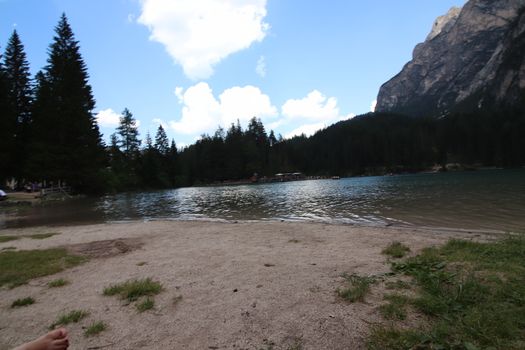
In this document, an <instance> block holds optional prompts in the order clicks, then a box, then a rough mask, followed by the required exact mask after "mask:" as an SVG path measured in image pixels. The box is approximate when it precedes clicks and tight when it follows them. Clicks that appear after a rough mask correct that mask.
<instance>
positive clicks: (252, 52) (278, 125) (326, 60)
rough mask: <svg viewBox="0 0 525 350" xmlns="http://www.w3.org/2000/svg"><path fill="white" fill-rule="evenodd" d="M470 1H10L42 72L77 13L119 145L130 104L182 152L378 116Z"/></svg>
mask: <svg viewBox="0 0 525 350" xmlns="http://www.w3.org/2000/svg"><path fill="white" fill-rule="evenodd" d="M464 2H465V1H464V0H399V1H392V0H324V1H321V0H309V1H305V0H0V52H3V51H4V49H5V45H6V44H7V41H8V39H9V37H10V35H11V33H12V32H13V30H15V29H16V30H17V32H18V34H19V35H20V38H21V40H22V43H23V44H24V47H25V51H26V53H27V56H28V61H29V63H30V66H31V72H32V73H33V74H35V73H36V72H38V71H39V70H40V69H42V68H43V67H44V66H45V65H46V60H47V58H48V47H49V45H50V43H51V41H52V38H53V36H54V28H55V26H56V25H57V23H58V20H59V17H60V15H61V14H62V13H65V14H66V16H67V17H68V19H69V22H70V25H71V27H72V28H73V32H74V34H75V37H76V39H77V40H78V41H79V44H80V48H81V54H82V57H83V58H84V61H85V63H86V65H87V68H88V72H89V75H90V78H89V83H90V85H91V86H92V88H93V94H94V97H95V100H96V108H95V110H94V113H95V115H96V118H97V121H98V123H99V126H100V130H101V132H102V133H103V135H104V139H105V140H108V139H109V135H111V134H112V133H113V132H114V131H115V128H116V126H117V125H118V120H119V115H120V113H121V112H122V111H123V110H124V108H128V109H129V110H130V111H131V112H132V113H133V116H134V117H135V118H136V119H137V125H138V128H139V132H140V137H141V138H142V139H144V138H145V137H146V133H148V132H149V133H150V134H151V136H152V137H153V136H154V135H155V132H156V130H157V128H158V126H159V125H163V127H164V128H165V130H166V132H167V134H168V137H169V138H170V139H171V138H173V139H174V140H175V142H176V143H177V146H179V147H181V146H187V145H189V144H192V143H194V142H195V141H196V140H197V139H199V138H200V137H201V135H203V134H209V135H213V134H214V132H215V131H216V130H217V128H218V126H222V127H223V128H225V129H227V128H228V127H229V126H230V125H231V123H234V122H236V121H237V120H239V121H240V123H241V125H242V126H243V127H246V125H247V122H248V121H249V119H251V118H252V117H254V116H256V117H258V118H260V119H261V120H262V121H263V123H264V125H265V127H266V129H267V131H268V132H269V130H270V129H271V130H274V131H275V134H276V135H278V134H281V135H282V136H283V137H285V138H289V137H292V136H294V135H299V134H301V133H304V134H306V135H311V134H313V133H314V132H315V131H316V130H319V129H322V128H324V127H327V126H329V125H331V124H333V123H335V122H337V121H340V120H345V119H349V118H352V117H353V116H355V115H359V114H363V113H368V112H370V111H371V110H372V109H373V106H374V101H375V100H376V97H377V93H378V91H379V88H380V86H381V85H382V84H383V83H384V82H386V81H388V80H389V79H390V78H392V77H393V76H394V75H396V74H397V73H398V72H399V71H400V70H401V68H402V67H403V65H404V64H405V63H407V62H408V61H409V60H410V59H411V56H412V51H413V48H414V46H415V45H416V44H417V43H419V42H422V41H424V39H425V37H426V36H427V35H428V33H429V32H430V30H431V28H432V24H433V22H434V20H435V19H436V17H438V16H440V15H443V14H445V13H446V12H447V11H448V10H449V9H450V8H451V7H452V6H462V5H463V4H464Z"/></svg>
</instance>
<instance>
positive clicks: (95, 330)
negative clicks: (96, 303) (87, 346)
mask: <svg viewBox="0 0 525 350" xmlns="http://www.w3.org/2000/svg"><path fill="white" fill-rule="evenodd" d="M106 329H108V326H107V324H105V323H104V322H103V321H97V322H93V323H92V324H90V325H89V326H88V327H87V328H86V331H85V332H84V336H85V337H91V336H93V335H97V334H99V333H100V332H103V331H105V330H106Z"/></svg>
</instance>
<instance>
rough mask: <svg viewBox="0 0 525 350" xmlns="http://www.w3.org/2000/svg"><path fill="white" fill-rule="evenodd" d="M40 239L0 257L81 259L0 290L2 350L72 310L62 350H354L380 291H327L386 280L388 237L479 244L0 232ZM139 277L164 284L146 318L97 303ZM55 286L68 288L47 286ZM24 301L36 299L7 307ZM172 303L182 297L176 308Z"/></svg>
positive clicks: (200, 232)
mask: <svg viewBox="0 0 525 350" xmlns="http://www.w3.org/2000/svg"><path fill="white" fill-rule="evenodd" d="M47 232H58V233H60V234H59V235H56V236H53V237H50V238H47V239H44V240H32V239H28V238H23V239H20V240H17V241H10V242H6V243H0V250H1V249H2V248H5V247H16V248H17V249H19V250H26V249H45V248H50V247H57V246H66V247H68V248H69V249H71V250H72V251H75V252H77V253H80V254H85V255H88V256H90V257H91V258H90V260H89V261H88V262H87V263H85V264H82V265H80V266H77V267H74V268H72V269H69V270H66V271H63V272H61V273H58V274H56V275H52V276H47V277H43V278H39V279H35V280H32V281H31V282H30V283H29V284H28V285H24V286H20V287H17V288H14V289H7V288H5V287H4V288H2V289H0V314H1V317H0V349H2V350H3V349H10V348H12V347H14V346H15V345H17V344H20V343H22V342H24V341H28V340H30V339H33V338H35V337H36V336H38V335H40V334H42V333H45V332H46V331H47V328H48V327H49V325H50V324H52V323H53V322H54V321H55V320H56V318H57V316H58V315H59V314H61V313H63V312H65V311H70V310H73V309H84V310H88V311H89V312H90V315H89V316H88V317H87V318H86V319H84V320H82V321H81V322H79V323H77V324H72V325H69V326H68V329H69V331H70V333H71V336H70V338H71V346H70V349H271V348H273V349H289V348H293V346H296V345H301V346H302V349H364V348H365V343H364V341H365V338H366V336H367V334H368V331H369V327H370V324H373V323H376V322H381V321H382V318H381V316H380V314H379V312H378V309H377V307H378V305H380V304H381V303H382V302H383V301H382V297H383V293H384V288H383V287H382V285H381V283H377V284H375V285H374V287H373V291H372V293H371V294H370V295H369V296H368V297H367V298H366V300H365V302H364V303H354V304H349V303H345V302H343V301H341V300H340V299H339V298H338V297H337V295H336V293H335V291H336V290H337V288H339V287H341V286H342V285H343V282H344V280H343V278H342V277H341V275H342V274H343V273H349V274H351V273H357V274H360V275H381V274H384V273H386V272H388V271H389V265H388V263H387V260H386V257H385V256H384V255H381V250H382V249H383V248H384V247H386V246H387V245H388V244H389V243H390V242H392V241H394V240H397V241H400V242H403V243H404V244H406V245H408V246H409V247H410V248H411V250H412V252H413V253H416V252H418V251H419V250H420V249H422V248H423V247H426V246H430V245H436V244H442V243H444V242H445V241H446V240H447V239H448V238H450V237H460V238H473V239H476V238H479V237H480V234H472V233H468V232H454V231H436V230H431V229H421V228H419V229H418V228H395V227H390V228H373V227H356V226H343V225H326V224H310V223H281V222H249V223H243V222H241V223H213V222H181V221H154V222H130V223H114V224H100V225H86V226H69V227H53V228H46V227H38V228H30V229H16V230H2V231H0V234H2V235H6V234H10V235H27V234H34V233H47ZM141 262H144V263H145V264H143V265H142V264H139V263H141ZM137 264H139V265H141V266H138V265H137ZM144 277H151V278H153V279H155V280H158V281H160V282H161V283H162V284H163V286H164V287H165V290H164V291H163V292H162V293H161V294H159V295H157V296H156V297H155V308H154V310H153V311H147V312H144V313H138V312H137V310H136V309H135V308H134V307H133V305H126V304H125V303H124V302H122V301H120V300H118V299H117V298H115V297H107V296H103V295H102V290H103V289H104V287H106V286H108V285H110V284H114V283H117V282H122V281H125V280H128V279H133V278H144ZM56 278H64V279H67V280H69V281H70V282H71V283H70V284H69V285H67V286H64V287H61V288H52V289H50V288H48V287H47V283H48V282H49V281H51V280H54V279H56ZM28 296H31V297H33V298H34V299H35V300H36V303H35V304H33V305H30V306H28V307H23V308H16V309H12V308H10V305H11V303H12V302H13V301H14V300H16V299H18V298H24V297H28ZM177 297H182V299H181V300H180V301H179V302H178V303H174V300H175V299H176V298H177ZM99 320H103V321H104V322H106V323H107V324H108V326H109V328H108V330H107V331H104V332H102V333H100V334H99V335H97V336H94V337H90V338H86V337H84V335H83V332H84V329H83V328H85V327H86V326H87V325H89V324H90V323H91V322H93V321H99ZM271 344H274V345H271ZM272 346H273V347H272Z"/></svg>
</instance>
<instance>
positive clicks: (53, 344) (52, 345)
mask: <svg viewBox="0 0 525 350" xmlns="http://www.w3.org/2000/svg"><path fill="white" fill-rule="evenodd" d="M68 346H69V340H68V338H67V331H66V329H65V328H60V329H55V330H54V331H51V332H49V333H47V334H46V335H43V336H41V337H40V338H38V339H36V340H33V341H31V342H29V343H25V344H22V345H20V346H19V347H17V348H15V349H14V350H65V349H67V347H68Z"/></svg>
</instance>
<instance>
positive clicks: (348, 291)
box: [337, 274, 375, 303]
mask: <svg viewBox="0 0 525 350" xmlns="http://www.w3.org/2000/svg"><path fill="white" fill-rule="evenodd" d="M343 277H344V278H345V280H346V284H347V286H346V287H345V288H340V289H338V290H337V295H339V296H340V297H341V298H343V299H344V300H346V301H348V302H351V303H353V302H356V301H363V300H364V299H365V296H366V294H368V292H369V291H370V285H371V284H372V283H374V282H375V279H374V278H373V277H363V276H358V275H354V274H353V275H346V274H345V275H343Z"/></svg>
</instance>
